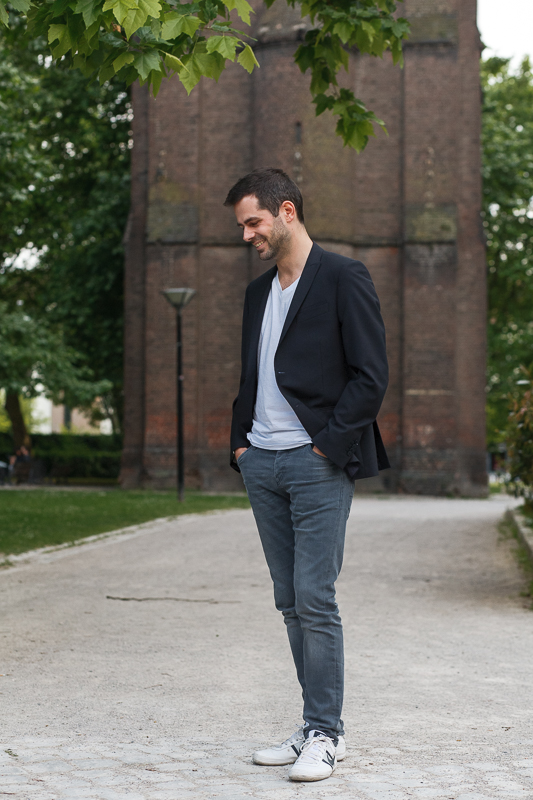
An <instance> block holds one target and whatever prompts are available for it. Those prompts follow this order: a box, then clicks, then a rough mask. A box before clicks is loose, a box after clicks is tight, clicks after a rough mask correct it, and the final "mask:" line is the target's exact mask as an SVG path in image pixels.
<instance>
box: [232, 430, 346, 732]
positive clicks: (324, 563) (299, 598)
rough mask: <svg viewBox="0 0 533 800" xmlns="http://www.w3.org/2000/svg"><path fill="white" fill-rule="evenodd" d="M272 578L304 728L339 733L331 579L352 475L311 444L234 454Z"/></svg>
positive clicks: (339, 657) (339, 647)
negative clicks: (301, 704)
mask: <svg viewBox="0 0 533 800" xmlns="http://www.w3.org/2000/svg"><path fill="white" fill-rule="evenodd" d="M239 468H240V470H241V473H242V476H243V480H244V485H245V486H246V491H247V492H248V497H249V498H250V502H251V504H252V509H253V512H254V516H255V521H256V523H257V528H258V530H259V536H260V538H261V543H262V545H263V550H264V553H265V557H266V560H267V564H268V567H269V569H270V575H271V576H272V580H273V582H274V599H275V603H276V608H277V609H278V610H279V611H281V612H282V614H283V617H284V620H285V625H286V626H287V633H288V636H289V643H290V646H291V651H292V655H293V658H294V663H295V665H296V673H297V675H298V680H299V682H300V685H301V687H302V693H303V700H304V709H303V717H304V720H305V722H306V724H307V726H308V729H309V730H313V729H315V730H320V731H322V732H323V733H325V734H326V735H327V736H331V737H332V738H333V739H334V740H335V741H336V740H337V737H338V735H339V734H342V733H344V730H343V724H342V720H341V711H342V701H343V693H344V648H343V638H342V624H341V618H340V616H339V609H338V607H337V603H336V600H335V581H336V579H337V576H338V575H339V572H340V569H341V566H342V556H343V551H344V535H345V530H346V521H347V519H348V515H349V513H350V506H351V501H352V496H353V483H352V481H351V480H350V479H349V478H348V476H347V475H346V473H345V472H344V470H342V469H340V467H337V466H336V465H335V464H333V462H332V461H330V460H329V459H328V458H324V457H323V456H320V455H318V453H315V452H314V451H313V449H312V445H310V444H309V445H304V446H302V447H295V448H292V449H291V450H263V449H260V448H258V447H253V446H251V447H249V448H248V449H247V450H246V451H245V452H244V453H243V454H242V455H241V457H240V458H239Z"/></svg>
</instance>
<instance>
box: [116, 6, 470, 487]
mask: <svg viewBox="0 0 533 800" xmlns="http://www.w3.org/2000/svg"><path fill="white" fill-rule="evenodd" d="M254 7H255V8H256V10H257V12H258V13H257V17H256V23H255V35H256V38H257V55H258V57H259V60H260V62H261V69H259V70H256V71H255V72H254V74H253V75H252V76H248V75H247V74H246V73H245V72H244V71H243V70H241V69H239V68H237V67H232V68H230V69H229V70H228V71H227V72H226V73H225V74H224V75H223V76H222V77H221V79H220V81H219V83H218V85H216V84H214V83H212V82H208V81H205V82H202V83H201V85H200V86H199V87H198V88H197V89H196V90H195V91H194V92H193V93H192V95H191V96H190V97H187V95H186V93H185V92H184V91H183V89H182V87H181V85H180V84H179V81H176V80H172V81H169V82H167V83H165V84H164V85H163V87H162V89H161V92H160V95H159V97H158V99H157V100H155V101H154V100H150V101H149V104H148V105H149V108H148V111H147V115H148V125H147V133H146V135H145V136H144V139H143V119H144V118H145V117H143V103H145V104H146V99H145V95H142V94H141V92H139V91H138V90H137V91H136V96H135V98H134V101H135V108H136V114H137V115H138V119H137V120H136V126H137V129H138V131H139V134H138V140H137V141H136V150H137V152H135V150H134V188H133V203H132V216H131V220H130V222H131V223H132V224H130V238H129V240H128V241H129V244H128V258H127V279H126V295H127V316H126V319H127V324H126V351H127V352H126V393H127V396H126V445H125V454H124V469H123V478H124V483H125V485H139V484H140V485H151V486H164V485H171V484H172V483H173V482H174V480H175V436H176V410H175V408H176V388H175V383H176V376H175V322H174V315H173V312H172V309H171V308H170V307H169V306H168V304H167V303H166V301H165V299H164V298H163V297H162V295H161V290H162V289H165V288H168V287H169V286H172V285H173V286H178V285H183V286H185V285H188V286H191V287H193V288H195V289H197V291H198V294H197V296H196V297H195V298H194V300H193V301H192V303H191V305H190V306H189V307H188V308H187V310H186V311H185V312H184V317H183V319H184V337H185V341H184V356H185V407H186V411H185V434H186V463H187V477H188V482H189V485H191V486H197V487H203V488H206V489H216V488H240V486H241V483H240V479H239V477H238V476H237V475H236V474H235V473H233V472H232V471H230V470H229V469H228V467H227V458H228V437H229V425H230V414H231V402H232V400H233V398H234V395H235V393H236V391H237V387H238V378H239V338H240V320H241V308H242V299H243V295H244V290H245V287H246V284H247V282H248V281H249V280H250V279H251V278H253V277H255V276H256V275H258V274H260V272H262V271H263V270H264V268H265V265H264V264H262V263H261V262H260V261H259V260H258V259H257V257H256V255H255V253H251V252H250V251H249V249H248V248H247V247H245V246H244V245H243V244H242V242H241V238H240V232H239V230H238V229H237V227H236V226H235V221H234V218H233V215H232V212H231V211H229V210H228V209H224V208H223V207H222V202H223V200H224V197H225V194H226V192H227V189H228V188H229V187H230V186H231V185H232V184H233V183H234V182H235V180H237V179H238V178H239V177H240V176H242V175H243V174H245V173H246V172H247V171H249V170H250V169H252V168H254V167H259V166H279V167H282V168H283V169H285V170H286V171H287V172H288V173H289V174H290V175H291V176H292V177H293V179H294V180H296V181H297V182H298V184H299V185H300V186H301V188H302V191H303V194H304V200H305V213H306V223H307V225H308V229H309V232H310V234H311V235H312V237H313V238H314V239H315V240H317V241H319V242H320V243H321V244H323V245H324V246H325V247H327V248H329V249H332V250H336V251H338V252H343V253H346V254H347V255H350V256H352V257H355V258H359V259H361V260H362V261H363V262H364V263H366V264H367V266H368V267H369V269H370V271H371V274H372V276H373V278H374V280H375V282H376V286H377V289H378V293H379V295H380V298H381V302H382V307H383V314H384V317H385V321H386V325H387V333H388V347H389V357H390V365H391V382H390V387H389V391H388V393H387V397H386V398H385V402H384V405H383V409H382V412H381V414H380V424H381V428H382V431H383V437H384V440H385V442H386V445H387V448H388V451H389V453H390V456H391V459H392V461H393V470H392V471H391V472H389V473H386V474H384V476H383V479H382V481H378V482H376V481H374V482H373V484H372V485H373V486H379V485H384V486H385V488H387V489H400V490H403V491H414V492H422V493H443V492H444V493H446V492H456V493H459V494H470V495H471V494H483V493H484V491H485V485H486V476H485V466H484V416H483V408H484V347H485V344H484V341H485V339H484V337H485V320H484V314H485V284H484V281H485V277H484V275H485V264H484V249H483V241H482V237H481V230H480V223H479V209H480V202H481V198H480V153H479V128H480V92H479V78H478V59H479V35H478V33H477V29H476V25H475V14H476V3H475V0H439V1H438V2H435V1H434V0H407V2H406V3H405V9H404V11H405V12H406V13H407V15H408V16H409V18H410V20H411V22H412V24H413V36H412V38H411V41H410V42H409V43H408V45H407V46H406V48H405V69H404V70H403V71H400V70H399V69H398V68H396V67H394V66H393V65H392V61H391V59H390V57H385V58H384V59H383V60H379V59H372V58H366V57H363V58H361V57H358V56H355V55H354V56H353V57H352V59H351V63H350V71H349V73H347V74H346V75H344V76H343V77H342V81H343V83H344V84H345V85H347V86H351V87H353V88H354V90H355V92H356V94H357V96H359V97H361V98H362V99H363V100H364V101H365V102H367V104H368V105H369V106H370V107H371V108H373V109H374V110H375V111H376V113H377V114H378V116H380V117H382V118H384V119H385V120H386V123H387V129H388V136H386V135H385V134H383V133H381V132H378V133H377V136H376V138H375V139H373V140H372V141H371V142H370V143H369V146H368V147H367V149H366V151H365V152H364V153H363V154H361V155H359V156H356V155H355V154H354V153H353V152H352V151H349V150H347V149H345V148H343V147H342V142H341V141H340V140H339V139H338V138H337V137H335V135H334V121H333V120H332V119H331V118H328V116H327V115H326V114H324V115H322V116H321V117H320V118H318V119H316V118H315V117H314V107H313V106H312V104H311V103H310V99H309V93H308V82H309V78H308V77H307V76H304V75H302V74H301V73H300V71H299V70H298V68H297V67H296V66H295V65H294V63H293V60H292V56H293V53H294V49H295V46H296V44H297V41H298V39H299V38H301V36H302V35H303V33H304V32H305V27H306V23H305V22H303V23H302V21H301V20H300V19H299V17H298V13H297V12H296V11H294V10H291V9H290V8H288V7H287V6H285V5H280V6H279V8H278V7H277V6H276V5H275V6H273V7H272V8H270V9H265V8H264V7H263V6H262V5H261V4H260V3H259V2H254ZM145 116H146V114H145ZM143 165H144V172H143ZM144 176H146V186H144V184H143V180H144ZM143 187H144V188H143ZM143 203H144V206H143ZM143 215H144V216H143ZM145 218H146V221H143V220H144V219H145Z"/></svg>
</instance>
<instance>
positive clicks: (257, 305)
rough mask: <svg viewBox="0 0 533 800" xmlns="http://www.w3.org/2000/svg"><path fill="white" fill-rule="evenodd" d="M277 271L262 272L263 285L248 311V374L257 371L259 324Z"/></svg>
mask: <svg viewBox="0 0 533 800" xmlns="http://www.w3.org/2000/svg"><path fill="white" fill-rule="evenodd" d="M277 271H278V268H277V267H272V268H271V269H269V270H268V272H265V274H264V279H265V280H264V285H262V286H261V287H260V288H259V290H258V292H257V296H256V298H255V302H254V303H253V306H252V307H251V309H250V311H251V313H252V314H253V317H252V322H251V326H250V349H249V351H248V364H249V367H250V368H251V372H250V374H253V373H254V372H257V348H258V347H259V337H260V335H261V325H262V324H263V317H264V316H265V308H266V304H267V300H268V295H269V294H270V289H271V288H272V281H273V280H274V276H275V274H276V272H277Z"/></svg>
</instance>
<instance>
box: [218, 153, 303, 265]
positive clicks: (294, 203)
mask: <svg viewBox="0 0 533 800" xmlns="http://www.w3.org/2000/svg"><path fill="white" fill-rule="evenodd" d="M224 205H225V206H233V208H234V211H235V216H236V217H237V224H238V225H239V227H240V228H242V229H243V238H244V241H245V242H248V243H250V244H253V245H254V246H255V248H256V249H257V252H258V254H259V258H260V259H261V260H262V261H267V260H268V259H270V258H277V257H279V256H280V255H282V254H283V253H284V252H285V251H286V250H287V249H288V248H289V247H290V242H291V238H292V235H293V232H294V231H295V229H297V228H302V227H303V222H304V213H303V200H302V195H301V192H300V190H299V189H298V187H297V186H296V184H295V183H294V182H293V181H291V179H290V178H289V176H288V175H286V174H285V173H284V172H283V171H282V170H281V169H257V170H255V171H254V172H250V173H249V174H248V175H245V176H244V178H241V179H240V180H239V181H237V183H236V184H235V186H233V187H232V188H231V189H230V191H229V192H228V196H227V197H226V200H225V203H224Z"/></svg>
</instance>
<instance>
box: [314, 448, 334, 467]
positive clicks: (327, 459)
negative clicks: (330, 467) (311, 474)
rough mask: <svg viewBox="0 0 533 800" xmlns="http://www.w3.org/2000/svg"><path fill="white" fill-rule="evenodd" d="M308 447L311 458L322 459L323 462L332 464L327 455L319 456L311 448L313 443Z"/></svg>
mask: <svg viewBox="0 0 533 800" xmlns="http://www.w3.org/2000/svg"><path fill="white" fill-rule="evenodd" d="M309 448H310V451H311V455H312V456H313V458H316V459H318V460H319V461H322V463H323V464H332V463H333V462H332V461H331V460H330V459H329V458H328V457H327V456H321V455H319V454H318V453H315V451H314V450H313V445H312V444H310V445H309Z"/></svg>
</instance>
